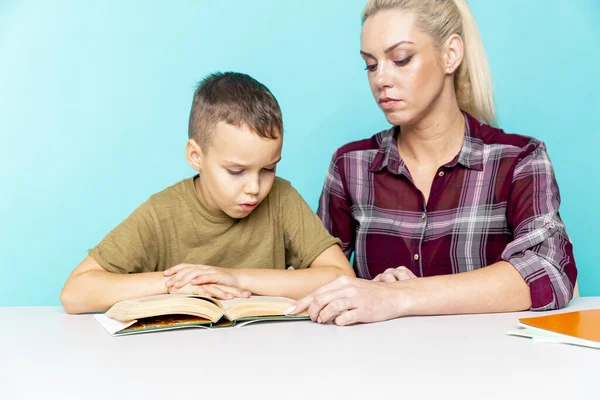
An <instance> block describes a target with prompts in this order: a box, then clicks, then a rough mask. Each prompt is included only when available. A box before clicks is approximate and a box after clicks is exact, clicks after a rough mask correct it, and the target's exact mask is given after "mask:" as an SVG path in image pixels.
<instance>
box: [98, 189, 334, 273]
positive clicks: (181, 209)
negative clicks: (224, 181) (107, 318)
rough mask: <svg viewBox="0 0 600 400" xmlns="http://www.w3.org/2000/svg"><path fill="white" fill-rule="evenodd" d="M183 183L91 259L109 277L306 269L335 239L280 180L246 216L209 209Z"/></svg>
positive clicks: (151, 203) (134, 217) (155, 199)
mask: <svg viewBox="0 0 600 400" xmlns="http://www.w3.org/2000/svg"><path fill="white" fill-rule="evenodd" d="M194 179H195V178H189V179H185V180H183V181H181V182H179V183H177V184H175V185H173V186H170V187H168V188H167V189H165V190H163V191H162V192H159V193H157V194H155V195H153V196H151V197H150V198H149V199H148V200H147V201H146V202H145V203H143V204H142V205H141V206H140V207H138V208H137V209H136V210H135V211H134V212H133V213H132V214H131V215H130V216H129V217H127V219H126V220H125V221H123V222H122V223H121V224H119V225H118V226H117V227H116V228H114V229H113V230H112V231H111V232H110V233H109V234H108V235H106V237H105V238H104V239H103V240H102V241H101V242H100V243H99V244H98V245H97V246H96V247H94V248H92V249H90V250H89V255H90V256H91V257H92V258H93V259H94V260H96V261H97V262H98V264H100V265H101V266H102V267H104V268H105V269H106V270H108V271H110V272H117V273H135V272H152V271H164V270H165V269H168V268H170V267H173V266H175V265H177V264H181V263H188V264H204V265H212V266H217V267H226V268H268V269H285V268H287V267H288V266H293V267H294V268H306V267H308V266H310V264H311V263H312V262H313V261H314V259H315V258H317V256H319V255H320V254H321V253H322V252H323V251H325V250H326V249H327V248H329V247H330V246H332V245H334V244H339V245H341V242H340V241H339V240H338V239H336V238H334V237H332V236H331V235H330V234H329V233H328V232H327V230H326V229H325V227H324V226H323V224H322V223H321V221H320V220H319V218H318V217H317V216H316V215H315V213H313V211H312V210H311V209H310V207H309V206H308V204H306V202H305V201H304V200H303V199H302V197H301V196H300V194H299V193H298V192H297V191H296V190H295V189H294V188H293V187H292V185H291V184H290V183H289V182H288V181H286V180H284V179H281V178H275V183H274V184H273V188H272V189H271V192H270V193H269V194H268V195H267V197H266V198H265V199H264V200H263V201H262V202H261V203H260V204H259V205H258V206H257V207H256V209H254V210H253V211H252V212H251V213H250V214H249V215H248V216H247V217H245V218H242V219H235V218H231V217H229V216H228V215H227V214H225V213H224V212H222V211H218V212H215V211H213V210H209V209H207V208H206V207H205V206H204V205H203V204H202V202H201V201H200V200H199V199H198V197H197V196H196V193H195V190H194Z"/></svg>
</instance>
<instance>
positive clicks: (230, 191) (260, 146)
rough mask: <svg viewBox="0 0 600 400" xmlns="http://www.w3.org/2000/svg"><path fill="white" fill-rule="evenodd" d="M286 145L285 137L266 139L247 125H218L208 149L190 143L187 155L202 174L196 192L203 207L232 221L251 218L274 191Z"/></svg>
mask: <svg viewBox="0 0 600 400" xmlns="http://www.w3.org/2000/svg"><path fill="white" fill-rule="evenodd" d="M282 143H283V141H282V138H281V135H279V137H278V138H277V139H263V138H261V137H259V136H258V135H256V134H255V133H253V132H252V131H251V130H250V129H249V128H248V127H247V126H245V125H243V126H242V127H240V128H238V127H235V126H233V125H229V124H227V123H224V122H219V123H218V124H217V125H216V127H215V132H214V134H213V137H212V140H211V142H210V144H208V146H207V148H201V147H200V146H198V145H197V143H196V142H195V141H194V140H190V141H189V142H188V145H187V148H186V153H187V156H188V162H189V163H190V165H191V166H192V168H194V169H196V170H198V171H201V172H202V173H201V174H200V179H198V180H197V181H196V190H197V193H198V195H199V196H200V198H201V200H202V201H203V203H204V204H205V205H206V206H207V207H208V208H210V209H212V210H221V211H223V212H224V213H226V214H227V215H229V216H230V217H232V218H244V217H246V216H247V215H248V214H250V213H251V212H252V210H254V209H255V208H256V206H258V204H260V202H261V201H263V200H264V198H265V197H266V196H267V195H268V194H269V192H270V191H271V188H272V187H273V182H274V181H275V167H276V165H277V163H278V162H279V160H281V147H282Z"/></svg>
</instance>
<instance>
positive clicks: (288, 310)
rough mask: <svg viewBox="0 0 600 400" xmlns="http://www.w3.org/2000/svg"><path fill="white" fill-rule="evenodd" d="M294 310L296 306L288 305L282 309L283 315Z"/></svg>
mask: <svg viewBox="0 0 600 400" xmlns="http://www.w3.org/2000/svg"><path fill="white" fill-rule="evenodd" d="M294 310H296V306H289V307H288V308H286V309H285V310H284V311H283V315H288V314H291V313H293V312H294Z"/></svg>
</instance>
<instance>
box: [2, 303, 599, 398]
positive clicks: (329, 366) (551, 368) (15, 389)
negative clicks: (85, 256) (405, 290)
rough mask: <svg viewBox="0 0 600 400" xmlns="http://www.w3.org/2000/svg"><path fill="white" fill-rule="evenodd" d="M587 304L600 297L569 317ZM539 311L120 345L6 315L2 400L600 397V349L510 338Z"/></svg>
mask: <svg viewBox="0 0 600 400" xmlns="http://www.w3.org/2000/svg"><path fill="white" fill-rule="evenodd" d="M584 308H600V297H595V298H593V297H589V298H578V299H575V300H573V301H572V302H571V304H570V305H569V306H568V307H567V308H566V309H565V310H561V311H558V312H562V311H566V310H571V311H572V310H577V309H584ZM534 314H535V315H541V314H540V313H529V312H526V313H516V314H486V315H463V316H439V317H408V318H401V319H396V320H393V321H388V322H383V323H378V324H371V325H359V326H353V327H336V326H331V325H319V324H316V323H312V322H308V321H296V322H283V323H265V324H256V325H248V326H244V327H240V328H233V329H221V330H217V331H209V330H204V329H188V330H178V331H166V332H154V333H147V334H139V335H131V336H123V337H110V336H109V335H108V334H107V333H106V332H105V331H104V330H103V328H102V327H101V326H100V325H99V324H98V323H97V322H96V321H95V320H94V319H93V318H92V316H91V315H80V316H73V315H67V314H65V313H64V311H63V310H62V309H61V308H60V307H4V308H0V327H1V329H0V399H2V400H13V399H38V398H39V399H48V398H50V399H54V398H61V399H107V400H108V399H121V398H128V399H150V398H159V399H177V398H190V399H191V398H194V399H196V398H202V399H206V398H211V397H212V398H215V399H223V398H237V399H254V398H261V399H269V398H278V399H287V398H311V399H312V398H328V399H344V398H347V399H349V398H362V399H372V398H394V399H411V400H416V399H421V398H440V399H448V398H449V399H454V398H456V399H500V398H502V399H528V400H532V399H542V398H545V399H575V398H581V399H600V390H599V388H600V351H598V350H594V349H588V348H582V347H576V346H570V345H563V344H548V343H539V342H534V341H532V340H531V339H526V338H520V337H514V336H508V335H507V334H506V331H507V330H508V329H512V328H514V327H516V326H517V318H519V317H525V316H528V315H534Z"/></svg>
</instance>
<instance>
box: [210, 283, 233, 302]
mask: <svg viewBox="0 0 600 400" xmlns="http://www.w3.org/2000/svg"><path fill="white" fill-rule="evenodd" d="M204 290H206V291H207V292H208V294H209V295H210V296H211V297H216V298H219V299H225V300H229V299H232V298H233V295H232V294H231V293H227V292H225V291H224V290H222V289H220V288H219V287H218V286H216V285H205V286H204Z"/></svg>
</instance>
